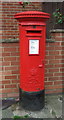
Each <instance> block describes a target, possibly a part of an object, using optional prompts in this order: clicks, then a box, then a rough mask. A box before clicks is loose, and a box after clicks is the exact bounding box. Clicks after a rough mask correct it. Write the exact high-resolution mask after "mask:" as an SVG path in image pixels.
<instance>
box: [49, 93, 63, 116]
mask: <svg viewBox="0 0 64 120" xmlns="http://www.w3.org/2000/svg"><path fill="white" fill-rule="evenodd" d="M60 98H62V96H61V95H55V96H52V95H51V96H47V104H49V105H50V106H51V108H52V111H51V113H52V114H54V116H55V117H57V118H60V117H61V116H62V100H61V99H60Z"/></svg>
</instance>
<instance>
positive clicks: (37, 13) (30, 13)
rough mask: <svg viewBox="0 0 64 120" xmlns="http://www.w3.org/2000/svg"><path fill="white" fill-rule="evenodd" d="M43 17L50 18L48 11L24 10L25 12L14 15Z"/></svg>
mask: <svg viewBox="0 0 64 120" xmlns="http://www.w3.org/2000/svg"><path fill="white" fill-rule="evenodd" d="M36 16H37V17H44V18H50V14H49V13H45V12H41V11H25V12H20V13H17V14H16V15H15V18H19V17H21V18H22V17H36Z"/></svg>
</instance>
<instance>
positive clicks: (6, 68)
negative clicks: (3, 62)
mask: <svg viewBox="0 0 64 120" xmlns="http://www.w3.org/2000/svg"><path fill="white" fill-rule="evenodd" d="M5 70H18V67H16V66H14V67H12V66H11V67H5Z"/></svg>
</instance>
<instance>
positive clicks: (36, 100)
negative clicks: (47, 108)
mask: <svg viewBox="0 0 64 120" xmlns="http://www.w3.org/2000/svg"><path fill="white" fill-rule="evenodd" d="M19 97H20V102H19V103H20V106H21V107H23V108H24V109H27V110H33V111H34V110H35V111H37V110H40V109H42V108H43V107H44V105H45V99H44V90H42V91H39V92H25V91H22V90H21V89H19Z"/></svg>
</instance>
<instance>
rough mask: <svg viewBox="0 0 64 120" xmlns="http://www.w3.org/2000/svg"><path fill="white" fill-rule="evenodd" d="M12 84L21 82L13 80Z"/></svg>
mask: <svg viewBox="0 0 64 120" xmlns="http://www.w3.org/2000/svg"><path fill="white" fill-rule="evenodd" d="M11 82H12V83H19V80H12V81H11Z"/></svg>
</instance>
